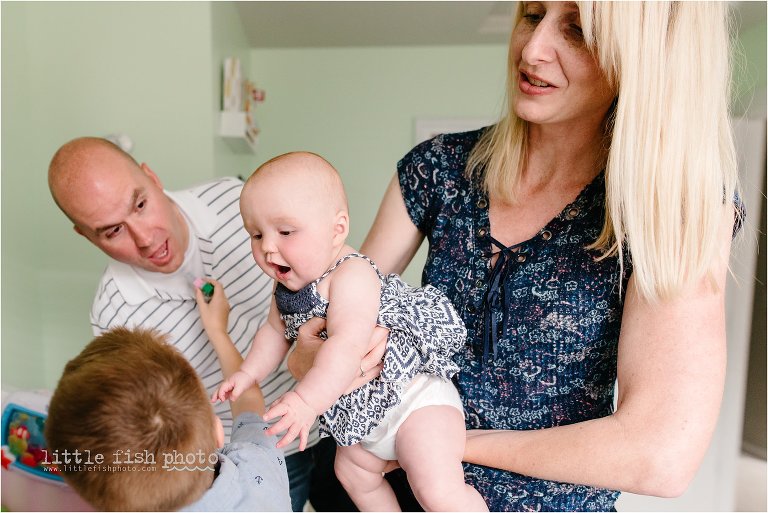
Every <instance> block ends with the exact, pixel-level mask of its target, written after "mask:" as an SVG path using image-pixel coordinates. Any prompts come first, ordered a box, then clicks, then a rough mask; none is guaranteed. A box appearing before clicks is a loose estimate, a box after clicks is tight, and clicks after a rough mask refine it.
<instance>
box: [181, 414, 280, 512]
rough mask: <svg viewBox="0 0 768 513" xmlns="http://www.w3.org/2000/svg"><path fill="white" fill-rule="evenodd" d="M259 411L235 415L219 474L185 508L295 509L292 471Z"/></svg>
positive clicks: (232, 509) (221, 451)
mask: <svg viewBox="0 0 768 513" xmlns="http://www.w3.org/2000/svg"><path fill="white" fill-rule="evenodd" d="M268 427H269V424H267V423H266V422H264V419H262V418H261V416H260V415H258V414H256V413H250V412H249V413H243V414H241V415H240V416H238V417H237V419H235V423H234V426H233V429H232V438H231V441H230V442H229V443H228V444H226V445H224V447H222V448H221V449H219V452H218V454H219V464H220V467H219V475H218V476H217V477H216V479H215V480H214V481H213V485H211V487H210V488H209V489H208V490H207V491H206V492H205V494H203V496H202V497H201V498H200V499H199V500H198V501H197V502H194V503H192V504H190V505H189V506H187V507H185V508H184V509H182V511H291V499H290V496H289V495H288V472H287V471H286V469H285V456H284V455H283V451H282V450H281V449H278V448H276V447H275V444H276V443H277V438H276V437H275V436H267V435H265V434H264V430H266V429H267V428H268Z"/></svg>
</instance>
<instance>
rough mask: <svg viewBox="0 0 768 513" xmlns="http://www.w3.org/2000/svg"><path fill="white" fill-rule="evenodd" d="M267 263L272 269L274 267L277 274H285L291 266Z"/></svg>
mask: <svg viewBox="0 0 768 513" xmlns="http://www.w3.org/2000/svg"><path fill="white" fill-rule="evenodd" d="M269 265H271V266H272V269H274V270H275V272H276V273H277V274H278V275H285V274H288V273H289V272H290V271H291V268H290V267H289V266H287V265H280V264H275V263H271V264H269Z"/></svg>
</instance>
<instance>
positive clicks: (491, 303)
mask: <svg viewBox="0 0 768 513" xmlns="http://www.w3.org/2000/svg"><path fill="white" fill-rule="evenodd" d="M489 236H490V235H489ZM491 243H492V244H493V245H494V246H496V247H498V248H499V251H498V255H499V257H498V258H497V259H496V263H495V264H493V269H492V270H491V276H490V280H489V282H490V286H489V288H488V293H487V294H486V295H485V303H484V304H483V364H485V363H487V362H488V360H489V359H490V357H491V353H493V358H494V359H495V358H496V352H497V347H498V340H499V337H500V336H502V334H503V333H504V332H505V331H506V326H507V317H508V312H509V306H510V303H511V301H512V298H511V297H510V296H511V294H507V293H506V291H505V288H506V287H504V284H505V283H506V281H507V276H508V275H509V273H510V270H511V268H512V267H513V266H511V265H509V262H510V260H512V253H513V250H514V249H516V248H517V247H518V246H510V247H507V246H505V245H504V244H502V243H501V242H499V241H497V240H496V239H494V238H493V237H491ZM491 256H493V253H491ZM499 312H500V313H501V316H499V315H498V314H499Z"/></svg>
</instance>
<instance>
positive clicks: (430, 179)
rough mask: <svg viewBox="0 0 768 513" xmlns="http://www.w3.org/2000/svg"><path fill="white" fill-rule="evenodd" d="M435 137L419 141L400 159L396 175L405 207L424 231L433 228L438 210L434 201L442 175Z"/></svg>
mask: <svg viewBox="0 0 768 513" xmlns="http://www.w3.org/2000/svg"><path fill="white" fill-rule="evenodd" d="M433 141H434V140H429V141H424V142H423V143H421V144H419V145H418V146H416V147H415V148H413V149H412V150H411V151H409V152H408V153H407V154H406V155H405V156H404V157H403V158H402V159H401V160H400V161H399V162H398V163H397V176H398V179H399V181H400V192H401V193H402V194H403V200H404V201H405V208H406V210H407V211H408V215H409V216H410V218H411V221H413V224H415V225H416V228H418V229H419V231H420V232H421V233H424V234H427V233H429V232H430V227H431V226H432V225H434V223H435V218H436V217H437V213H438V210H439V209H438V207H437V206H436V205H435V202H436V200H437V198H438V195H437V194H435V191H436V189H437V187H438V184H437V181H438V179H439V177H438V173H439V171H438V169H437V166H435V163H437V162H439V159H438V158H437V157H436V156H435V154H434V144H433Z"/></svg>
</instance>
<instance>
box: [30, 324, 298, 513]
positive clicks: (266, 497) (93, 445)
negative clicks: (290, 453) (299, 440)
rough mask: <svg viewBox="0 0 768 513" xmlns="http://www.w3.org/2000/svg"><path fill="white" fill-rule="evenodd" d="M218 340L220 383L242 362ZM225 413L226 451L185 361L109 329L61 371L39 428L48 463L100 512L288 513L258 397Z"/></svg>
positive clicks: (156, 342) (283, 480)
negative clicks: (230, 419)
mask: <svg viewBox="0 0 768 513" xmlns="http://www.w3.org/2000/svg"><path fill="white" fill-rule="evenodd" d="M217 339H219V340H212V342H213V343H214V346H215V348H216V352H217V355H218V357H219V360H220V363H221V367H222V371H223V373H224V376H225V378H226V377H228V376H229V375H230V374H232V373H233V372H234V371H235V370H237V367H238V366H239V364H240V361H241V358H240V355H239V353H238V352H237V350H236V349H235V348H234V346H233V345H232V344H231V343H229V346H227V345H225V344H223V343H220V338H219V337H217ZM231 406H232V412H233V416H234V417H235V422H234V426H233V429H232V435H231V441H230V442H229V443H228V444H224V443H223V442H224V430H223V429H222V425H221V421H220V420H219V418H218V417H216V415H215V414H214V412H213V408H212V407H211V403H210V400H209V398H208V396H207V394H206V391H205V389H204V388H203V384H202V382H201V381H200V378H198V376H197V374H196V373H195V370H194V369H193V368H192V366H191V365H190V363H189V362H188V361H187V359H186V358H184V356H182V355H181V353H179V352H178V350H176V349H175V348H174V347H173V346H170V345H168V344H166V343H165V342H164V340H163V337H162V336H159V335H158V334H157V333H156V332H153V331H148V330H141V329H134V330H130V329H126V328H116V329H113V330H111V331H108V332H105V333H103V334H102V335H100V336H98V337H96V338H95V339H94V340H93V341H92V342H91V343H90V344H88V346H86V348H85V349H83V351H82V352H81V353H80V354H79V355H78V356H77V357H76V358H75V359H73V360H72V361H70V362H69V363H68V364H67V366H66V368H65V369H64V374H63V375H62V377H61V380H60V381H59V384H58V386H57V388H56V391H55V392H54V395H53V398H52V399H51V404H50V407H49V411H48V419H47V422H46V428H45V436H46V440H47V441H48V445H49V450H50V451H51V458H50V459H51V460H53V461H54V462H55V463H57V465H58V467H59V469H60V471H61V473H62V475H63V477H64V480H65V481H66V482H67V483H69V484H70V485H71V486H72V487H73V488H74V489H75V490H76V491H77V492H78V493H79V494H80V495H81V496H82V497H83V498H84V499H86V500H87V501H88V502H90V503H91V504H92V505H93V506H94V507H95V508H96V509H99V510H109V511H116V510H123V511H141V510H143V511H171V510H173V511H175V510H179V509H183V510H188V511H204V510H208V511H213V510H217V511H254V510H255V511H290V510H291V503H290V499H289V495H288V475H287V473H286V469H285V460H284V456H283V452H282V450H280V449H277V448H275V442H276V439H275V438H274V437H271V436H266V435H265V434H264V430H266V429H267V427H268V425H267V424H266V423H265V422H264V421H263V419H262V418H261V415H262V414H263V413H264V398H263V396H262V394H261V390H260V389H259V388H258V386H254V387H252V388H250V389H248V390H247V391H246V392H245V393H244V394H243V395H242V396H241V397H239V398H238V400H237V401H233V402H232V404H231ZM217 448H219V449H218V450H217ZM76 451H77V452H76ZM76 454H77V455H79V458H75V455H76ZM78 461H79V463H78Z"/></svg>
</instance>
